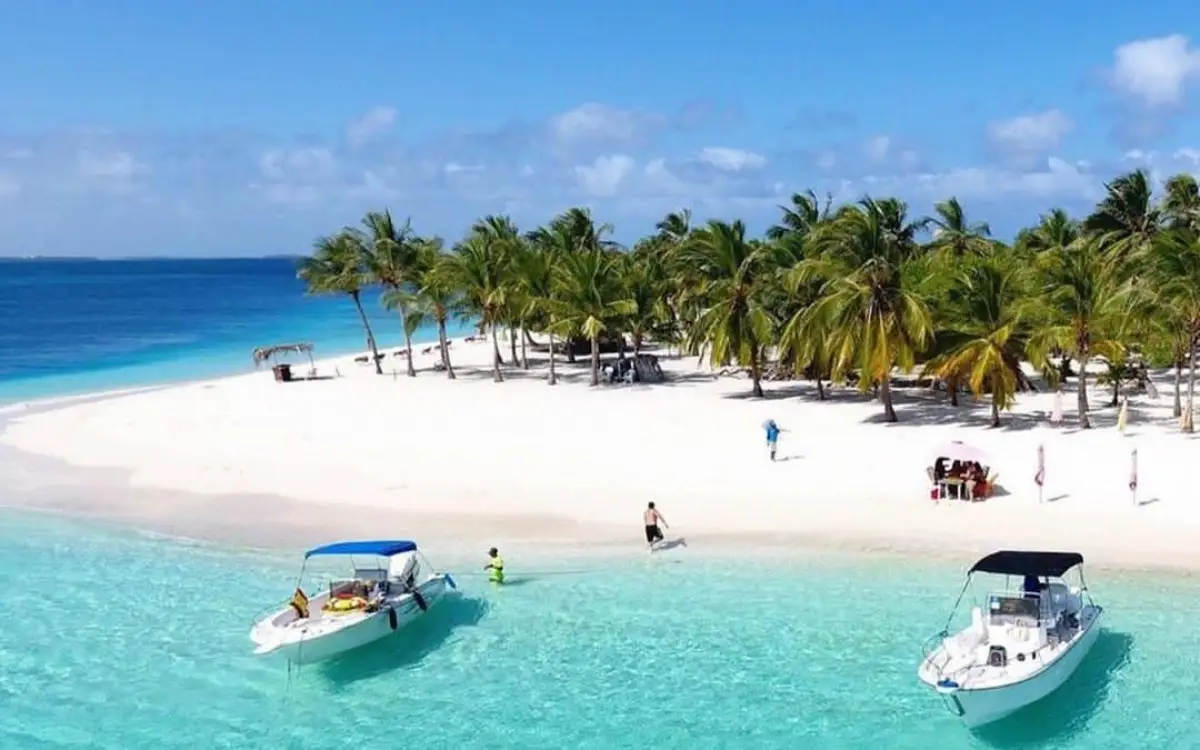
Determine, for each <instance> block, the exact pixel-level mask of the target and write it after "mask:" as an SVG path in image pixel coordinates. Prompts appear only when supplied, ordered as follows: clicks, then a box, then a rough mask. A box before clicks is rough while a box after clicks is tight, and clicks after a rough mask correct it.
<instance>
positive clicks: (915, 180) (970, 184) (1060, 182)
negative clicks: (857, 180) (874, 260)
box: [862, 157, 1102, 200]
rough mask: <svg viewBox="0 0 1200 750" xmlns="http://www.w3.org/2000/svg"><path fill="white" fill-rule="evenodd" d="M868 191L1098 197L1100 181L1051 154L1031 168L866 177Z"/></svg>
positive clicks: (988, 197)
mask: <svg viewBox="0 0 1200 750" xmlns="http://www.w3.org/2000/svg"><path fill="white" fill-rule="evenodd" d="M862 182H863V183H864V184H865V185H866V187H867V188H868V189H869V191H870V192H872V193H879V194H883V193H889V192H895V193H897V194H902V195H903V194H914V193H915V194H919V195H921V196H922V197H924V198H927V199H931V200H942V199H944V198H946V197H947V196H951V195H953V196H957V197H959V198H962V199H964V200H966V199H968V198H975V199H984V200H995V199H997V198H1036V199H1039V200H1066V199H1086V200H1091V199H1094V198H1096V197H1098V196H1099V193H1100V191H1101V189H1102V180H1101V179H1099V178H1098V177H1097V176H1096V175H1094V174H1092V173H1091V172H1090V171H1089V170H1087V169H1086V168H1085V167H1084V166H1082V165H1081V164H1079V163H1075V164H1072V163H1069V162H1066V161H1064V160H1062V159H1058V158H1055V157H1051V158H1049V159H1047V160H1046V162H1045V164H1044V165H1043V166H1041V167H1038V168H1036V169H1032V170H1007V169H990V168H984V167H962V168H957V169H950V170H946V171H942V172H924V173H919V174H914V175H905V176H900V177H868V178H866V179H865V180H863V181H862Z"/></svg>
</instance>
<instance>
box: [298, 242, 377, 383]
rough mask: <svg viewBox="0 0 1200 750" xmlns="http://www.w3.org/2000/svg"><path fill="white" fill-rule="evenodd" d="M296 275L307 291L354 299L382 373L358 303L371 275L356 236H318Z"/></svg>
mask: <svg viewBox="0 0 1200 750" xmlns="http://www.w3.org/2000/svg"><path fill="white" fill-rule="evenodd" d="M296 276H297V277H298V278H299V279H300V280H301V281H303V282H304V283H305V285H307V287H308V293H309V294H345V295H347V296H348V297H350V299H352V300H353V301H354V307H355V309H357V310H358V316H359V318H361V319H362V324H363V330H364V331H366V334H367V349H369V350H370V352H371V360H372V361H373V362H374V363H375V374H376V375H382V374H383V366H382V365H381V364H380V361H379V360H380V357H379V347H377V346H376V345H375V334H374V333H372V331H371V321H369V320H367V312H366V310H363V306H362V290H363V288H364V287H365V286H367V285H368V284H370V282H371V280H372V277H371V273H370V271H369V270H368V268H367V261H366V257H365V256H364V253H363V246H362V243H361V242H360V241H359V238H358V237H357V236H355V234H353V233H351V232H340V233H338V234H335V235H332V236H329V237H321V238H319V239H318V240H317V241H316V242H315V243H314V244H313V254H312V255H310V256H308V257H307V258H304V259H303V260H301V261H300V267H299V269H298V270H297V272H296Z"/></svg>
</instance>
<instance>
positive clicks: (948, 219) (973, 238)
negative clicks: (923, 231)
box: [925, 198, 992, 258]
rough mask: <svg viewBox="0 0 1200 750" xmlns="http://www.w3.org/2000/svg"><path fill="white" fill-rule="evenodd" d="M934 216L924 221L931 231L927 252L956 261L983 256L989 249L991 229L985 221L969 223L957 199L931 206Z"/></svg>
mask: <svg viewBox="0 0 1200 750" xmlns="http://www.w3.org/2000/svg"><path fill="white" fill-rule="evenodd" d="M933 210H934V212H935V215H934V216H931V217H930V218H929V219H927V220H926V221H925V224H926V226H928V227H932V229H933V242H931V243H930V248H931V249H933V250H936V251H940V252H943V253H945V254H948V255H950V256H953V257H955V258H961V257H963V256H964V255H968V254H971V253H975V254H980V253H986V252H987V251H988V250H989V249H990V248H991V244H992V243H991V241H990V240H989V237H991V234H992V229H991V227H989V226H988V224H987V222H985V221H968V219H967V212H966V210H965V209H963V207H962V204H961V203H959V202H958V198H951V199H950V200H947V201H942V202H940V203H937V204H935V205H934V207H933Z"/></svg>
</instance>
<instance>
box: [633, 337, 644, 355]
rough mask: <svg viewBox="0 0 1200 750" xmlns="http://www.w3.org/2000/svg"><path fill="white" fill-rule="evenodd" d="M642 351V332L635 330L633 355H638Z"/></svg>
mask: <svg viewBox="0 0 1200 750" xmlns="http://www.w3.org/2000/svg"><path fill="white" fill-rule="evenodd" d="M641 353H642V332H641V331H634V332H633V356H634V357H637V356H638V355H639V354H641Z"/></svg>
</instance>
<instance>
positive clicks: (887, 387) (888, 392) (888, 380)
mask: <svg viewBox="0 0 1200 750" xmlns="http://www.w3.org/2000/svg"><path fill="white" fill-rule="evenodd" d="M879 400H880V401H882V402H883V421H885V422H899V421H900V418H899V417H897V416H896V407H895V406H893V405H892V376H891V374H890V373H889V374H886V375H884V376H883V378H881V379H880V381H879Z"/></svg>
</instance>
